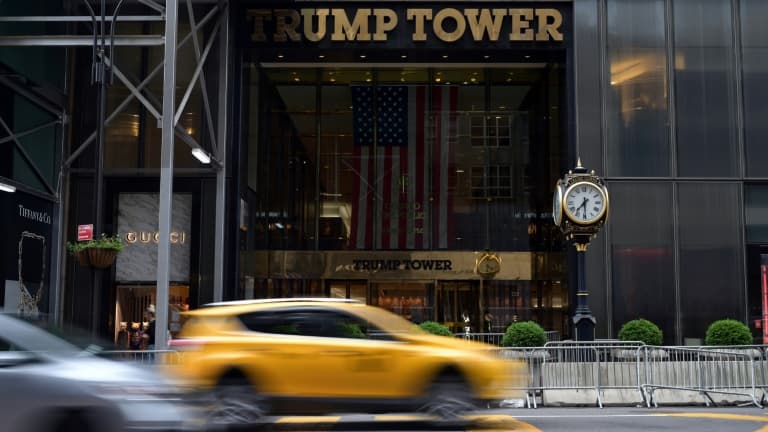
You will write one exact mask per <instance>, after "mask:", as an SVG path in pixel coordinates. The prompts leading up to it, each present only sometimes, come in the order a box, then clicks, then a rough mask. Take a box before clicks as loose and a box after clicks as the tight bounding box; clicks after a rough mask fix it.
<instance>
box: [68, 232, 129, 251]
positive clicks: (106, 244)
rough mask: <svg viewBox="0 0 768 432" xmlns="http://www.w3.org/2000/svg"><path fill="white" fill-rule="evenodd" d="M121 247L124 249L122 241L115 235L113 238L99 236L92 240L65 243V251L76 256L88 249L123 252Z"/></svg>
mask: <svg viewBox="0 0 768 432" xmlns="http://www.w3.org/2000/svg"><path fill="white" fill-rule="evenodd" d="M123 247H125V245H124V244H123V240H122V239H121V238H120V236H119V235H117V234H115V235H113V236H108V235H106V234H102V235H101V236H99V237H96V238H94V239H93V240H88V241H78V242H68V243H67V249H68V250H69V252H70V253H72V254H76V253H78V252H80V251H81V250H84V249H90V248H102V249H113V250H116V251H118V252H120V251H121V250H123Z"/></svg>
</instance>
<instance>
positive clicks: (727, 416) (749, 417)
mask: <svg viewBox="0 0 768 432" xmlns="http://www.w3.org/2000/svg"><path fill="white" fill-rule="evenodd" d="M652 415H654V416H659V417H689V418H713V419H720V420H741V421H755V422H768V417H766V416H756V415H746V414H728V413H723V414H718V413H658V414H652Z"/></svg>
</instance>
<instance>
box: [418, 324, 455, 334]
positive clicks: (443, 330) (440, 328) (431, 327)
mask: <svg viewBox="0 0 768 432" xmlns="http://www.w3.org/2000/svg"><path fill="white" fill-rule="evenodd" d="M419 327H420V328H421V329H422V330H424V331H425V332H427V333H432V334H434V335H438V336H453V333H451V330H450V329H449V328H448V327H446V326H444V325H442V324H440V323H438V322H434V321H424V322H423V323H421V324H419Z"/></svg>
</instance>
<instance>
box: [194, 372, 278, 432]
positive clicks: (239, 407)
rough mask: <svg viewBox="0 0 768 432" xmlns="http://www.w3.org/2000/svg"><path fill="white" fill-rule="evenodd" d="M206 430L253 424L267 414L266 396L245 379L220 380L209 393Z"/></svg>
mask: <svg viewBox="0 0 768 432" xmlns="http://www.w3.org/2000/svg"><path fill="white" fill-rule="evenodd" d="M207 399H208V410H207V414H206V430H208V431H225V430H229V428H230V427H234V426H244V425H252V424H255V423H258V422H259V421H261V420H262V419H263V418H264V416H265V414H266V405H265V403H264V398H263V397H261V396H260V395H259V394H258V393H257V392H256V391H255V390H254V388H253V386H251V385H250V383H248V381H246V380H245V379H238V380H231V379H228V380H225V381H222V382H220V383H219V384H218V385H217V386H216V387H215V388H214V389H213V390H212V391H211V392H210V393H209V394H208V397H207Z"/></svg>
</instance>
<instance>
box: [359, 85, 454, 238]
mask: <svg viewBox="0 0 768 432" xmlns="http://www.w3.org/2000/svg"><path fill="white" fill-rule="evenodd" d="M457 93H458V91H457V88H456V87H453V86H440V87H434V88H432V89H428V88H427V87H424V86H379V87H375V88H374V87H371V86H354V87H352V100H353V127H354V149H355V151H354V162H353V164H352V165H353V167H354V170H355V172H356V174H357V176H358V181H357V182H356V184H355V186H354V189H353V194H354V195H353V198H352V201H353V202H352V205H353V208H352V213H353V214H352V219H353V221H354V225H353V227H352V232H351V236H350V241H351V247H352V248H354V249H445V248H448V247H449V246H450V243H449V239H450V238H452V237H451V233H452V232H453V227H452V225H453V223H452V222H453V218H452V215H451V214H450V212H451V210H452V207H453V197H452V193H453V189H454V188H453V187H451V185H455V180H456V179H455V169H453V168H452V167H453V166H454V165H453V149H454V147H455V146H454V144H455V140H456V136H457V133H456V132H457V131H456V100H457ZM430 96H431V97H430ZM449 188H450V193H449Z"/></svg>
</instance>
